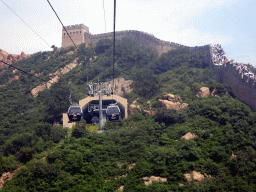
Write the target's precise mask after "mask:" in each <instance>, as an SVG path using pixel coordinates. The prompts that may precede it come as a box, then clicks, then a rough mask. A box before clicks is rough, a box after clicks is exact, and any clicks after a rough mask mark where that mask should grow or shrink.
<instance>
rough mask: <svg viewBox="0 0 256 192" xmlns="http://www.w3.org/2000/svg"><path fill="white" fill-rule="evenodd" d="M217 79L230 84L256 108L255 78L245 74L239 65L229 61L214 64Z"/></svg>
mask: <svg viewBox="0 0 256 192" xmlns="http://www.w3.org/2000/svg"><path fill="white" fill-rule="evenodd" d="M212 68H213V69H214V70H215V75H216V80H217V81H219V82H221V83H225V84H228V85H230V86H231V87H232V91H233V93H234V94H235V96H236V97H238V98H239V99H240V100H241V101H243V102H244V103H245V104H247V105H249V106H250V107H251V108H252V109H254V110H256V83H255V80H253V79H252V78H249V77H248V76H244V74H243V73H242V71H241V69H238V66H237V65H235V64H233V63H231V62H228V63H226V64H224V65H212Z"/></svg>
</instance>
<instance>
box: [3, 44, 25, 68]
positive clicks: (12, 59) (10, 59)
mask: <svg viewBox="0 0 256 192" xmlns="http://www.w3.org/2000/svg"><path fill="white" fill-rule="evenodd" d="M26 58H27V55H26V54H25V53H24V52H21V54H20V55H13V54H9V53H7V52H6V51H3V50H1V49H0V61H2V60H3V61H4V62H5V63H8V64H13V63H15V62H17V61H19V60H22V59H26ZM7 67H8V66H7V65H6V64H4V63H2V62H0V69H6V68H7Z"/></svg>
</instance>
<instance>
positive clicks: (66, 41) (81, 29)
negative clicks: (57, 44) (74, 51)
mask: <svg viewBox="0 0 256 192" xmlns="http://www.w3.org/2000/svg"><path fill="white" fill-rule="evenodd" d="M65 28H66V29H67V32H68V34H69V35H70V37H71V38H72V40H73V41H74V43H75V45H76V46H78V45H80V44H81V43H84V42H85V39H84V38H85V37H84V34H85V33H89V28H88V27H86V26H85V25H83V24H80V25H70V26H66V27H65ZM67 32H66V30H65V29H64V28H63V29H62V44H61V47H68V46H71V45H73V43H72V41H71V40H70V38H69V36H68V34H67Z"/></svg>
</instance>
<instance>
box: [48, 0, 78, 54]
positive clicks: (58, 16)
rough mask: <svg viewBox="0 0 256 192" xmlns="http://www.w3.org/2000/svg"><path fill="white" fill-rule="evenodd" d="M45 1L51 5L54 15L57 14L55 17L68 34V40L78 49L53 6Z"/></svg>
mask: <svg viewBox="0 0 256 192" xmlns="http://www.w3.org/2000/svg"><path fill="white" fill-rule="evenodd" d="M47 1H48V3H49V5H50V6H51V8H52V10H53V12H54V13H55V15H56V16H57V18H58V19H59V21H60V23H61V25H62V26H63V28H64V29H65V31H66V32H67V35H68V36H69V38H70V40H71V41H72V43H73V44H74V46H75V47H76V49H77V50H79V49H78V48H77V46H76V44H75V43H74V41H73V40H72V38H71V37H70V35H69V33H68V31H67V29H66V27H65V26H64V25H63V23H62V22H61V20H60V18H59V16H58V15H57V13H56V11H55V10H54V8H53V7H52V5H51V3H50V1H49V0H47Z"/></svg>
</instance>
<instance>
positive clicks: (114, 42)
mask: <svg viewBox="0 0 256 192" xmlns="http://www.w3.org/2000/svg"><path fill="white" fill-rule="evenodd" d="M115 45H116V0H114V35H113V93H114V86H115V80H114V78H115V67H114V66H115Z"/></svg>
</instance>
